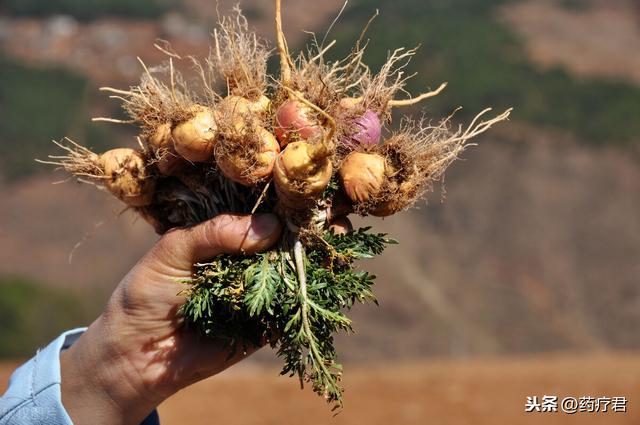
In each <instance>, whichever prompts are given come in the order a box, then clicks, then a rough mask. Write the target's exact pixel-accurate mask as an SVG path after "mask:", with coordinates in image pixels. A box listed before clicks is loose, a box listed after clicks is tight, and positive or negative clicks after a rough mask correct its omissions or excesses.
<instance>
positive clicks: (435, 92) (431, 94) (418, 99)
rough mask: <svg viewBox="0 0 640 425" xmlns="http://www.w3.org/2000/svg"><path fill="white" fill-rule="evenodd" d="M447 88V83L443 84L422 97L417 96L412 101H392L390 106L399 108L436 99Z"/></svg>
mask: <svg viewBox="0 0 640 425" xmlns="http://www.w3.org/2000/svg"><path fill="white" fill-rule="evenodd" d="M445 87H447V83H442V84H440V87H438V88H437V89H435V90H433V91H430V92H427V93H422V94H421V95H420V96H416V97H413V98H411V99H402V100H390V101H389V103H388V105H389V106H390V107H392V108H393V107H398V106H411V105H415V104H416V103H419V102H422V101H423V100H425V99H428V98H430V97H434V96H437V95H439V94H440V92H442V90H444V89H445Z"/></svg>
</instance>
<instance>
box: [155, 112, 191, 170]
mask: <svg viewBox="0 0 640 425" xmlns="http://www.w3.org/2000/svg"><path fill="white" fill-rule="evenodd" d="M146 141H147V148H148V149H149V151H150V152H151V154H152V155H153V157H154V158H155V165H156V167H157V168H158V171H160V173H161V174H163V175H165V176H174V175H176V173H177V172H178V170H179V169H180V168H182V167H183V166H185V163H186V161H185V159H183V158H182V157H180V156H179V155H178V153H177V152H176V150H175V147H174V146H173V137H172V136H171V123H168V122H167V123H164V124H161V125H159V126H158V127H157V128H156V130H155V131H154V132H153V133H151V134H150V135H149V137H147V139H146Z"/></svg>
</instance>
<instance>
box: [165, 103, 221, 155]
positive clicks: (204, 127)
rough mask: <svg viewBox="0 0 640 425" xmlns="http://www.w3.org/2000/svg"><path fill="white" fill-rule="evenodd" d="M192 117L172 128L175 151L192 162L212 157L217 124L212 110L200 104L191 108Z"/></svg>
mask: <svg viewBox="0 0 640 425" xmlns="http://www.w3.org/2000/svg"><path fill="white" fill-rule="evenodd" d="M190 112H191V114H192V117H191V118H189V119H188V120H186V121H183V122H181V123H180V124H178V125H176V126H175V128H174V129H173V130H172V132H171V134H172V136H173V141H174V146H175V150H176V152H177V153H178V154H179V155H180V156H182V157H183V158H184V159H186V160H188V161H192V162H207V161H209V160H211V158H212V157H213V151H214V148H215V142H216V134H217V129H218V126H217V125H216V120H215V116H214V113H213V111H212V110H211V109H210V108H207V107H206V106H202V105H195V106H193V107H192V108H191V111H190Z"/></svg>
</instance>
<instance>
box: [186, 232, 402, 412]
mask: <svg viewBox="0 0 640 425" xmlns="http://www.w3.org/2000/svg"><path fill="white" fill-rule="evenodd" d="M368 231H369V228H363V229H359V230H357V231H352V232H348V233H346V234H344V235H335V234H333V233H329V232H327V233H325V234H324V235H323V236H322V238H323V239H324V242H322V243H319V244H317V246H316V245H314V246H307V247H305V248H304V250H303V251H306V253H305V252H302V254H300V253H299V254H300V255H302V258H301V261H295V255H294V252H293V251H292V250H289V249H285V248H284V247H283V246H280V247H278V249H275V250H273V251H271V252H268V253H263V254H256V255H252V256H230V255H222V256H220V257H217V258H215V259H214V260H213V261H212V262H211V263H207V264H200V265H197V266H196V272H195V276H194V277H193V279H192V280H191V281H190V282H189V287H188V289H186V291H184V293H185V294H186V296H187V300H186V302H185V304H184V305H183V306H182V308H181V309H180V314H181V315H182V316H184V318H185V323H186V326H187V327H189V328H191V329H194V330H195V331H197V332H198V333H199V334H200V335H203V336H204V337H212V338H223V339H226V340H227V341H228V342H229V344H234V343H237V342H239V343H241V344H243V345H245V346H246V345H249V344H254V345H259V344H262V343H264V341H268V342H269V343H270V344H271V346H272V347H274V348H277V349H278V351H277V355H278V356H279V357H280V358H282V360H283V362H284V365H283V367H282V374H283V375H290V376H296V375H297V376H298V378H299V379H300V382H301V383H302V384H304V383H310V384H311V386H312V388H313V390H314V391H315V392H316V393H318V394H319V395H322V396H323V397H324V398H325V399H326V400H327V401H328V402H329V403H332V404H334V406H336V407H339V406H341V405H342V388H341V387H340V379H341V377H342V366H341V365H340V364H339V363H338V362H337V354H336V351H335V347H334V344H333V336H334V334H335V333H336V332H338V331H340V330H342V331H351V330H352V328H351V320H350V319H349V318H348V317H347V315H346V314H345V312H347V311H348V310H349V309H350V308H351V307H352V306H353V304H354V303H356V302H361V303H364V302H369V301H373V302H375V297H374V294H373V290H372V286H373V281H374V279H375V276H373V275H370V274H369V273H367V272H365V271H362V270H357V269H355V268H354V266H353V263H354V261H356V260H359V259H364V258H372V257H374V256H375V255H378V254H380V253H382V251H383V250H384V248H385V246H386V245H388V244H392V243H396V242H395V241H393V240H391V239H388V238H387V237H386V235H384V234H373V233H369V232H368ZM289 236H292V235H289ZM325 242H326V243H325ZM300 264H302V267H298V266H297V265H300ZM303 281H304V282H303Z"/></svg>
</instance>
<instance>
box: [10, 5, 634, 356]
mask: <svg viewBox="0 0 640 425" xmlns="http://www.w3.org/2000/svg"><path fill="white" fill-rule="evenodd" d="M36 3H40V4H42V3H41V2H35V1H25V0H16V1H13V0H9V1H7V0H5V1H4V2H1V3H0V13H2V15H1V16H0V112H1V114H0V176H2V177H1V180H0V191H1V192H2V194H1V195H2V199H3V200H4V202H3V206H4V208H2V209H0V276H1V275H3V276H7V277H6V278H2V279H0V290H2V291H8V292H11V293H13V292H15V291H18V292H19V291H21V290H22V289H15V288H18V287H21V285H22V286H23V287H24V288H26V289H24V290H23V291H26V292H27V293H29V294H33V296H32V297H16V298H15V299H16V301H15V303H13V304H12V305H14V306H15V305H17V304H20V303H27V302H30V303H36V305H42V304H38V303H41V302H43V301H38V300H50V299H52V298H51V297H52V296H51V295H50V294H48V292H47V291H49V290H51V291H57V292H56V294H60V296H62V297H65V298H66V301H64V302H62V301H61V302H57V301H56V302H49V303H45V304H47V305H48V306H49V308H51V310H50V311H48V312H47V314H48V315H49V316H51V317H60V318H62V319H61V320H60V322H56V321H51V322H47V321H46V320H44V321H43V320H33V319H32V311H33V308H31V307H29V308H27V307H25V308H14V310H15V312H14V310H6V308H5V307H2V306H1V305H0V326H1V327H2V328H3V331H4V332H6V335H8V336H7V337H6V338H8V337H9V336H10V335H19V334H20V335H24V333H25V331H24V329H26V328H25V327H24V326H26V324H29V325H28V328H32V327H33V328H34V329H38V331H34V332H33V333H30V336H31V340H25V341H23V342H21V345H20V347H19V348H15V349H12V350H11V351H8V352H0V355H17V354H26V353H29V352H31V351H32V347H34V346H35V345H36V344H41V343H43V342H45V341H46V340H47V339H49V338H50V337H51V336H52V335H53V334H55V333H56V332H58V331H59V330H61V329H63V328H64V327H68V326H69V323H71V322H73V323H74V324H77V325H81V324H86V323H88V321H89V320H90V319H91V317H93V315H94V314H96V311H98V309H99V306H100V305H101V303H103V302H104V300H105V298H106V296H107V295H108V294H109V293H110V290H111V289H112V288H113V287H114V286H115V285H116V283H117V282H118V281H119V279H120V278H121V277H122V275H124V273H125V272H126V270H128V268H129V267H130V266H131V265H132V264H133V263H134V262H135V261H136V259H137V258H138V257H139V256H140V255H141V254H142V253H143V252H144V251H145V250H146V249H147V248H148V246H150V244H151V243H152V242H153V240H155V236H154V235H153V232H152V231H151V229H148V228H147V226H146V224H144V223H142V222H135V220H134V217H133V216H132V215H130V214H129V213H124V214H123V215H122V216H119V213H120V212H121V209H122V207H121V205H119V204H118V203H117V202H115V201H113V200H111V199H109V197H108V196H106V195H105V194H104V193H100V192H97V191H96V190H95V189H94V188H93V187H88V186H80V185H76V184H75V183H74V182H70V181H69V182H66V183H64V184H59V185H56V186H52V185H51V183H52V182H54V181H56V180H61V179H64V178H65V176H63V175H62V174H52V173H51V172H50V170H49V169H48V168H47V167H44V166H42V165H37V164H35V163H34V162H33V161H32V159H33V158H35V157H39V158H44V157H45V156H46V155H47V154H49V153H51V152H53V146H52V145H51V144H50V142H49V140H50V139H51V138H55V139H59V138H61V137H63V136H65V135H68V136H71V137H73V138H74V139H77V140H78V141H80V142H83V143H85V144H87V145H89V146H92V147H94V148H96V149H103V148H104V147H105V146H113V145H128V144H129V145H130V144H132V143H134V136H135V133H134V132H133V130H132V129H130V128H126V127H116V126H111V125H105V124H92V123H90V122H89V118H90V117H91V116H97V115H107V114H108V115H111V116H118V114H119V111H117V110H116V109H115V106H116V103H114V102H112V101H109V99H107V98H106V97H105V96H102V95H100V94H97V90H96V89H97V88H98V87H100V86H103V85H112V86H116V87H126V86H128V85H129V84H132V83H134V82H135V81H136V79H137V76H138V75H139V72H140V69H139V66H138V64H137V61H136V57H138V56H139V57H141V58H142V59H143V60H144V61H145V62H146V63H149V64H154V63H157V62H158V61H159V60H160V58H161V54H160V53H159V52H157V51H155V49H153V48H152V45H153V43H154V42H155V40H156V39H158V38H161V39H166V40H168V41H170V42H171V43H172V45H173V46H174V47H175V48H176V50H178V51H179V52H180V53H181V54H200V55H201V54H205V53H206V52H207V51H208V42H209V37H208V33H209V30H210V28H211V27H212V24H213V21H214V20H215V7H214V6H212V2H210V1H208V0H183V1H181V2H163V1H159V0H158V1H156V0H144V1H140V2H134V1H130V2H120V1H116V0H93V1H85V2H80V1H77V0H56V1H50V2H47V6H46V7H38V6H37V5H36ZM289 3H290V4H289ZM231 4H232V3H231V2H228V1H221V2H220V7H219V9H220V10H221V11H224V10H228V9H229V7H230V6H231ZM241 5H242V6H243V7H244V9H245V11H246V12H247V15H248V17H249V18H250V20H251V22H252V23H253V24H255V26H256V28H257V30H258V32H259V33H260V34H262V35H263V36H265V37H271V36H272V11H271V5H270V2H260V1H258V0H246V1H244V2H242V3H241ZM341 5H342V3H341V2H340V1H336V0H331V1H326V2H307V1H296V2H287V3H286V12H285V31H286V33H287V36H288V37H289V38H290V39H291V44H296V45H301V43H302V42H303V41H304V40H305V38H306V37H307V36H306V34H305V33H303V32H302V30H303V29H305V30H311V31H317V32H318V33H320V34H323V32H324V30H325V29H326V28H327V27H328V26H329V24H330V23H331V21H332V20H333V19H334V18H335V14H336V13H337V11H338V10H339V9H340V7H341ZM141 6H146V7H145V8H142V7H141ZM376 8H378V9H380V16H379V17H378V18H377V20H376V21H375V23H374V24H373V25H372V27H371V29H370V31H369V33H368V37H370V38H371V40H372V41H371V42H370V44H369V48H368V53H367V56H366V60H367V62H369V63H370V64H372V65H374V66H376V65H379V64H380V63H382V61H383V60H384V58H385V57H386V54H387V51H388V50H390V49H393V48H396V47H398V46H406V47H413V46H415V45H418V44H420V45H421V49H420V51H419V55H418V57H417V58H416V60H415V61H414V62H413V63H412V64H411V66H410V68H409V71H411V72H418V75H417V77H416V78H415V79H414V80H413V83H412V84H411V87H410V89H411V90H412V91H419V90H421V89H423V88H424V87H436V86H437V85H438V84H439V83H440V82H442V81H448V82H449V87H448V88H447V90H446V91H445V92H444V93H443V94H442V95H441V96H439V97H438V98H436V99H434V100H433V101H430V102H429V103H428V104H427V105H426V113H427V114H429V116H434V117H438V116H442V115H444V114H448V113H449V112H450V111H451V110H453V109H454V108H455V107H457V106H458V105H463V106H464V109H463V110H462V111H460V112H459V113H458V115H457V119H459V120H460V122H464V120H465V119H468V118H469V117H470V116H472V115H473V114H474V113H475V112H477V111H478V110H480V109H483V108H484V107H486V106H493V107H495V108H496V109H504V108H506V107H508V106H515V108H516V111H515V114H514V116H513V120H512V121H511V122H510V123H508V124H505V125H503V126H501V127H499V128H497V129H496V131H492V132H491V133H489V134H488V135H486V136H484V137H483V138H482V139H480V146H479V147H477V148H473V149H471V150H469V151H468V152H467V153H466V154H465V155H464V158H465V161H464V162H460V163H458V164H455V165H454V166H453V167H452V169H451V170H450V172H449V173H448V175H447V178H446V198H447V199H446V202H444V203H442V202H441V198H442V195H443V194H442V193H440V192H436V193H434V194H432V195H431V196H430V197H429V200H428V203H424V204H423V205H422V206H421V208H420V209H418V210H416V211H413V212H411V213H407V214H403V215H400V216H397V217H393V218H390V219H387V220H374V219H372V218H368V219H364V220H359V222H360V223H368V224H372V225H374V226H376V227H377V228H380V229H383V230H385V231H389V232H390V233H392V234H394V235H395V236H396V237H397V238H398V239H399V240H400V241H401V245H399V246H394V247H392V248H391V249H390V250H389V251H388V252H387V253H386V254H385V255H384V256H383V258H382V259H381V260H380V261H377V262H375V263H371V264H363V266H364V267H367V268H369V269H371V270H374V271H376V272H377V273H378V274H379V276H380V278H379V281H378V285H377V286H378V295H379V298H380V301H381V306H380V307H379V308H376V307H363V308H358V309H357V311H356V312H355V317H356V320H355V326H356V329H357V331H358V334H356V335H355V336H349V337H348V338H344V339H341V340H340V345H341V348H342V354H343V357H344V358H346V359H347V360H370V359H379V360H382V359H389V358H413V357H421V356H425V355H451V356H470V355H476V354H494V353H513V352H537V351H546V350H561V349H562V350H565V349H584V350H604V349H609V348H639V347H640V337H639V336H638V335H637V333H636V332H635V330H636V329H637V328H638V326H639V325H640V308H639V307H640V293H639V292H638V283H640V282H639V280H640V262H638V258H640V163H639V161H638V160H639V155H638V154H639V153H640V149H639V147H640V120H638V118H637V117H639V116H640V82H639V77H638V74H637V72H638V69H640V68H639V67H638V60H639V56H638V53H637V52H638V51H639V50H638V48H637V46H640V13H638V9H637V6H635V4H634V2H632V1H631V0H611V1H606V0H520V1H517V0H511V1H508V0H483V1H480V0H447V1H445V0H401V1H398V2H393V3H391V2H385V1H380V0H356V1H352V2H350V3H349V5H348V7H347V9H346V11H345V13H344V14H343V16H342V17H341V18H340V19H339V20H338V22H337V24H336V26H335V27H334V29H333V31H332V33H331V34H330V35H329V39H333V38H336V39H338V40H339V42H340V43H339V46H338V47H336V49H335V52H334V54H335V55H336V56H338V55H339V54H341V53H342V54H343V53H345V52H347V51H348V50H349V49H350V47H351V45H352V43H353V41H354V40H355V39H357V37H358V35H359V34H360V29H361V28H362V26H363V25H364V23H365V22H366V21H367V19H368V18H369V17H370V16H371V15H372V14H373V13H374V11H375V9H376ZM142 9H144V11H143V12H140V10H142ZM310 11H311V12H312V13H310ZM594 34H597V37H596V36H595V35H594ZM414 112H419V111H414ZM79 242H81V244H80V245H79V248H77V249H74V247H75V246H76V244H77V243H79ZM72 252H73V261H72V263H71V264H69V261H68V259H69V256H70V254H71V253H72ZM33 285H36V286H38V285H40V287H41V288H42V289H38V290H35V289H33V288H34V286H33ZM0 296H1V293H0ZM56 296H57V295H56ZM54 298H55V297H54ZM55 299H57V298H55ZM87 299H90V300H91V301H89V302H87V301H85V300H87ZM68 302H71V303H73V302H76V303H78V304H81V305H84V306H86V308H82V309H78V311H74V310H73V309H72V310H69V309H68V308H66V307H65V306H66V305H68V304H67V303H68ZM24 305H25V306H26V305H27V304H24ZM29 305H31V304H29ZM4 311H9V312H10V313H7V314H6V315H3V313H4ZM21 315H22V316H21ZM9 316H10V319H7V318H5V317H9ZM44 322H47V323H46V327H44V326H45V324H44ZM41 323H42V324H41ZM39 326H42V328H41V329H40V328H39ZM259 358H262V359H266V358H271V356H270V355H269V353H266V352H263V353H261V354H260V357H259Z"/></svg>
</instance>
